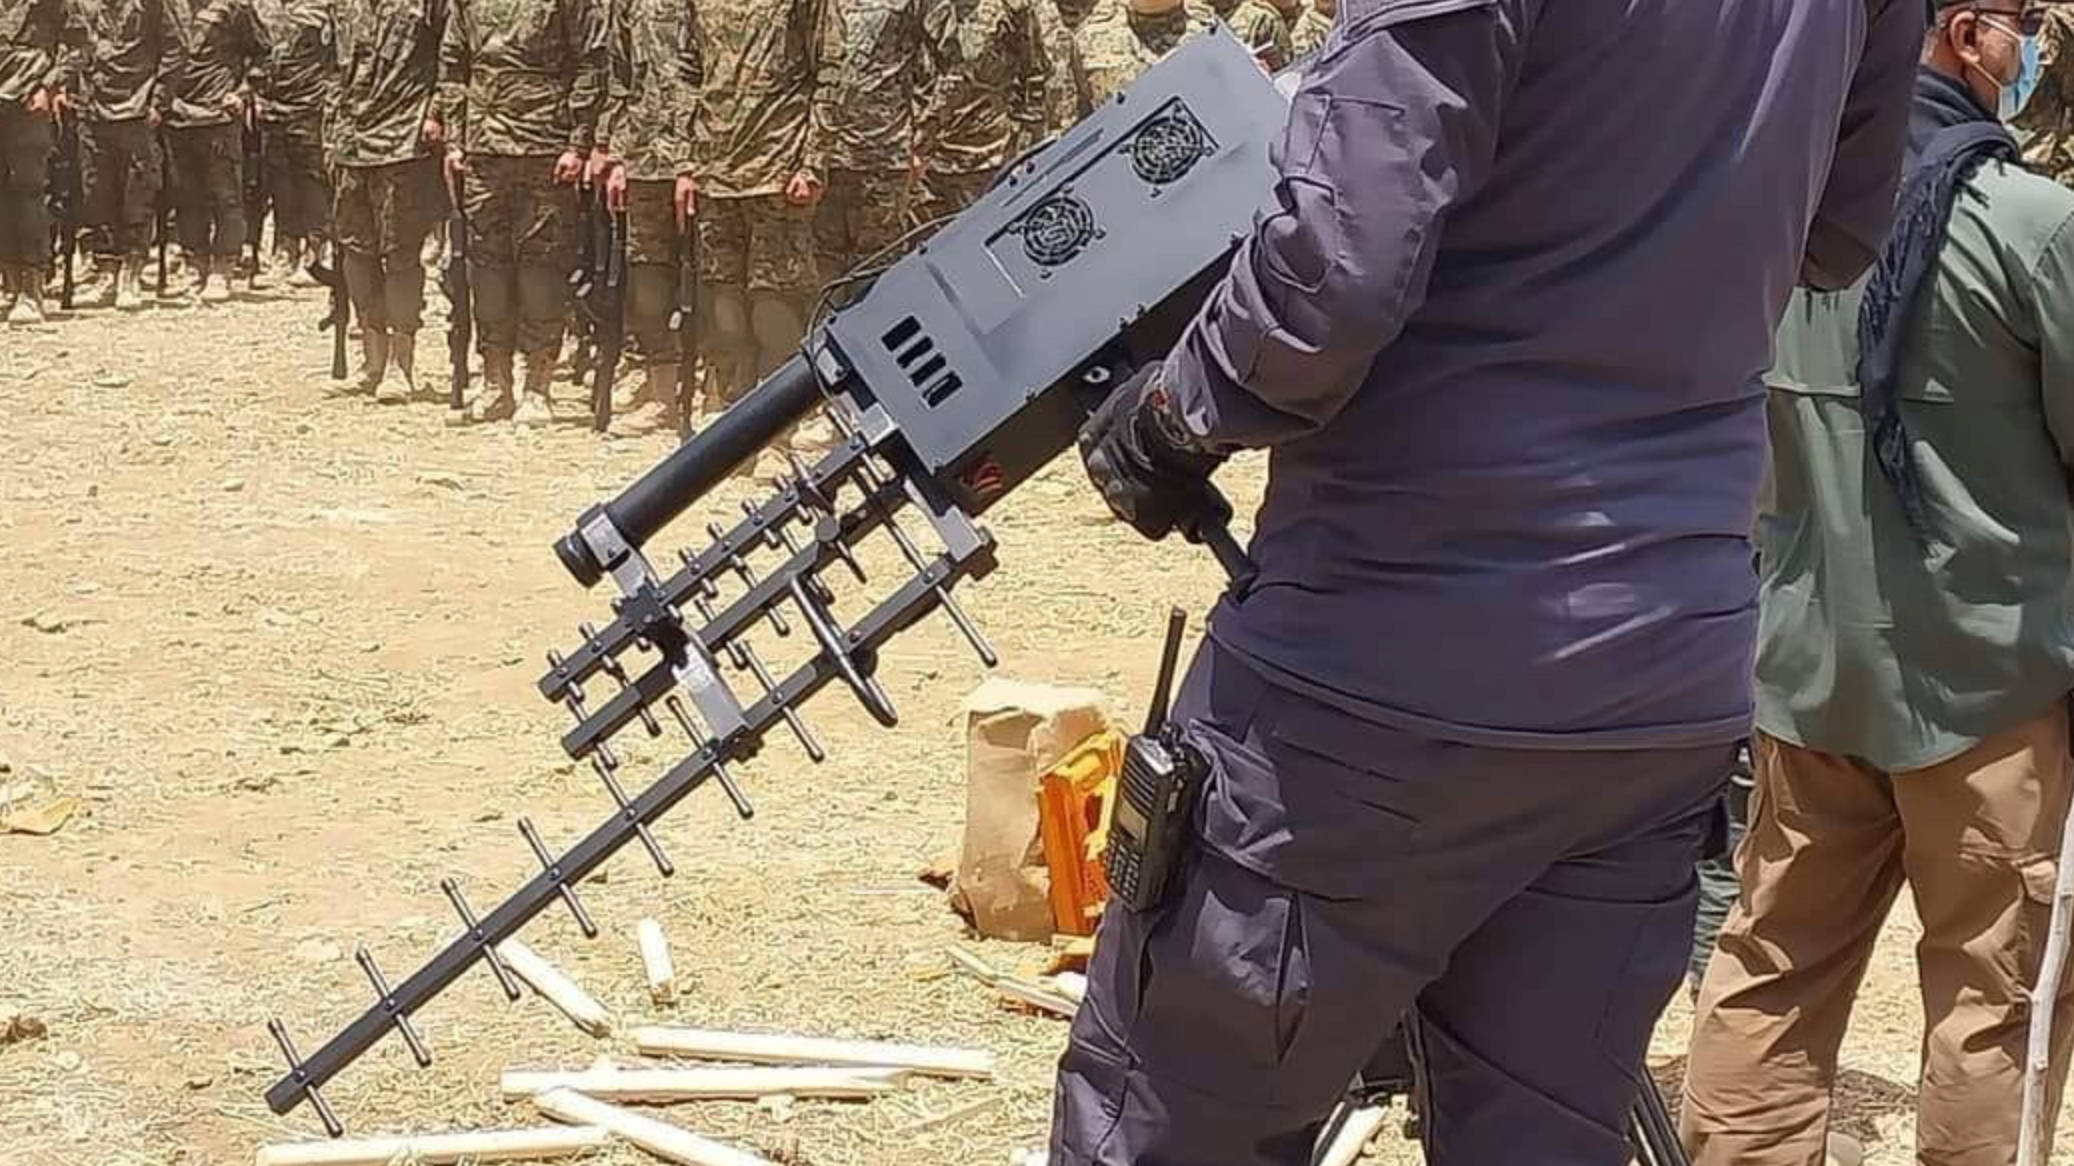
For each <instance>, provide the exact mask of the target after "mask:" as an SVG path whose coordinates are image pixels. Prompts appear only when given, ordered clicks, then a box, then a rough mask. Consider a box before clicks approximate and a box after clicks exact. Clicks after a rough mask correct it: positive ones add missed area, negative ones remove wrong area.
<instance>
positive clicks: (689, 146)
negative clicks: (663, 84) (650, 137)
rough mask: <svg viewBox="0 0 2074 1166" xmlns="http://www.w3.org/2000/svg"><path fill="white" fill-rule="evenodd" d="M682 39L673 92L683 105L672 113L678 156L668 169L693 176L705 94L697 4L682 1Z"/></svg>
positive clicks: (703, 37)
mask: <svg viewBox="0 0 2074 1166" xmlns="http://www.w3.org/2000/svg"><path fill="white" fill-rule="evenodd" d="M679 35H680V37H681V38H682V39H681V40H680V41H679V43H678V45H677V91H678V92H679V93H680V94H682V95H683V105H682V106H681V107H680V108H679V109H678V110H677V111H676V114H677V131H678V132H677V133H676V134H675V135H674V136H673V138H672V140H673V141H675V142H676V143H677V149H678V150H679V153H678V156H677V157H676V158H674V159H672V160H671V163H670V165H671V166H672V168H673V169H674V170H675V171H676V173H677V174H678V176H680V177H684V176H690V175H695V174H697V172H698V159H699V102H700V100H702V96H701V95H702V94H704V93H705V90H706V30H705V29H704V28H702V27H700V25H699V5H698V2H697V0H685V3H684V25H683V28H682V31H681V32H680V34H679Z"/></svg>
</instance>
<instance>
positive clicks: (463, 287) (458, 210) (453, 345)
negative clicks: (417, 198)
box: [439, 179, 475, 409]
mask: <svg viewBox="0 0 2074 1166" xmlns="http://www.w3.org/2000/svg"><path fill="white" fill-rule="evenodd" d="M446 193H447V231H446V233H447V243H446V263H445V264H444V265H443V266H441V267H440V269H439V290H440V291H442V292H445V293H446V301H447V317H446V319H447V324H446V354H447V363H448V365H449V366H450V367H451V369H452V375H451V377H450V380H449V384H448V387H447V401H446V403H447V407H448V408H450V409H461V408H464V407H465V406H466V405H467V402H468V346H469V344H470V342H471V341H472V340H473V339H474V335H475V317H474V315H473V311H474V309H473V307H472V306H471V303H470V293H469V285H468V208H467V207H466V206H465V205H463V204H462V202H461V191H460V189H459V188H458V186H457V185H456V184H455V183H454V182H453V181H452V180H451V179H449V180H448V181H447V183H446Z"/></svg>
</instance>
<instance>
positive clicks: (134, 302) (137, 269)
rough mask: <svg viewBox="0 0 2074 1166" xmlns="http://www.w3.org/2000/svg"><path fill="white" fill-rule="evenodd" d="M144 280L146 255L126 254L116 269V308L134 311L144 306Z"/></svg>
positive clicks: (120, 310) (121, 310)
mask: <svg viewBox="0 0 2074 1166" xmlns="http://www.w3.org/2000/svg"><path fill="white" fill-rule="evenodd" d="M143 282H144V257H143V256H142V255H125V256H123V258H122V263H121V265H120V266H118V267H117V268H116V269H115V310H116V311H119V312H134V311H137V310H138V309H140V308H142V307H143V306H144V293H143V291H142V290H141V289H140V285H141V284H142V283H143Z"/></svg>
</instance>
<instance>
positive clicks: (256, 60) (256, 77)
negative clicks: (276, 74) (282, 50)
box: [238, 0, 274, 95]
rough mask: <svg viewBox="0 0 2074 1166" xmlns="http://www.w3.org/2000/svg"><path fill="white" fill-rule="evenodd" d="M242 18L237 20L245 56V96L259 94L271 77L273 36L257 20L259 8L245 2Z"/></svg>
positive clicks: (241, 49) (240, 46) (259, 20)
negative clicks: (261, 87)
mask: <svg viewBox="0 0 2074 1166" xmlns="http://www.w3.org/2000/svg"><path fill="white" fill-rule="evenodd" d="M242 9H243V18H242V19H241V20H239V22H238V26H239V29H240V34H241V35H240V39H241V42H242V43H241V44H240V45H239V49H240V51H242V52H243V53H244V54H245V71H244V78H245V81H244V86H243V89H244V91H245V93H246V94H248V95H253V94H257V93H259V92H260V91H261V90H260V86H261V85H263V84H266V83H267V82H268V80H269V79H270V78H271V77H272V75H273V68H274V34H273V30H272V29H270V28H268V27H267V26H266V21H264V20H261V19H260V18H259V6H258V5H257V4H254V3H252V2H251V0H246V3H245V4H244V5H243V6H242Z"/></svg>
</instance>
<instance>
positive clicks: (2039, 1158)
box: [2016, 813, 2074, 1166]
mask: <svg viewBox="0 0 2074 1166" xmlns="http://www.w3.org/2000/svg"><path fill="white" fill-rule="evenodd" d="M2070 925H2074V813H2070V814H2069V815H2068V817H2067V821H2066V824H2065V825H2064V826H2062V827H2061V828H2060V868H2059V876H2058V878H2057V879H2055V880H2054V882H2053V888H2052V925H2051V929H2050V930H2048V931H2047V932H2046V938H2045V952H2044V954H2043V955H2042V956H2041V957H2040V958H2039V961H2038V982H2037V983H2035V984H2033V985H2032V986H2031V1033H2030V1045H2029V1051H2028V1053H2027V1054H2026V1056H2025V1060H2024V1110H2023V1121H2022V1124H2021V1126H2020V1128H2019V1130H2018V1132H2017V1142H2016V1146H2017V1150H2016V1166H2045V1164H2046V1161H2047V1156H2048V1155H2049V1154H2050V1153H2051V1147H2049V1146H2047V1145H2046V1144H2045V1139H2046V1133H2047V1131H2048V1130H2049V1129H2050V1128H2051V1125H2052V1123H2051V1122H2049V1121H2047V1120H2046V1117H2047V1115H2046V1112H2045V1110H2046V1104H2047V1102H2048V1100H2049V1098H2048V1096H2047V1095H2048V1094H2049V1093H2050V1092H2051V1084H2052V1024H2053V1010H2054V1008H2053V1006H2054V1005H2055V1004H2057V1003H2058V1002H2059V998H2060V982H2061V980H2062V979H2063V978H2064V977H2065V976H2066V973H2067V941H2068V930H2069V927H2070Z"/></svg>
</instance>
